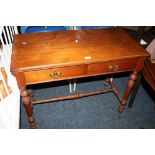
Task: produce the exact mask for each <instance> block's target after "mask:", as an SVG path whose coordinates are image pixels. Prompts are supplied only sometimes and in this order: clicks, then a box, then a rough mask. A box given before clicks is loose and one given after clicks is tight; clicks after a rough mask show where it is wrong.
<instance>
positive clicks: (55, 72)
mask: <svg viewBox="0 0 155 155" xmlns="http://www.w3.org/2000/svg"><path fill="white" fill-rule="evenodd" d="M61 75H62V73H60V72H57V71H54V72H52V73H50V76H51V77H52V78H54V79H57V78H60V77H61Z"/></svg>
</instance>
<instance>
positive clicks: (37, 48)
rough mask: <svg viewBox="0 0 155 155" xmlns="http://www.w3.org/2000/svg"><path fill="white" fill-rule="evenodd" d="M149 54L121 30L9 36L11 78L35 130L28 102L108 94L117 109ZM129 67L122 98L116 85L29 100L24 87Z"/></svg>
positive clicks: (111, 72)
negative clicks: (111, 95) (128, 76)
mask: <svg viewBox="0 0 155 155" xmlns="http://www.w3.org/2000/svg"><path fill="white" fill-rule="evenodd" d="M148 56H149V54H148V53H147V52H146V51H145V50H144V49H143V48H142V47H141V46H140V45H139V44H137V43H136V42H135V41H134V40H133V39H132V38H131V37H130V36H129V35H128V34H127V32H125V31H124V30H122V29H120V28H114V29H88V30H70V31H59V32H43V33H31V34H17V35H15V37H14V43H13V53H12V62H11V72H12V74H13V75H14V76H15V77H16V79H17V82H18V86H19V89H20V94H21V97H22V102H23V104H24V107H25V110H26V112H27V116H28V120H29V124H30V128H37V127H36V123H35V118H34V116H33V105H34V104H38V103H45V102H52V101H60V100H65V99H75V98H80V97H85V96H90V95H96V94H102V93H107V92H113V93H114V94H115V95H116V96H117V98H118V99H119V101H120V105H119V109H118V112H119V113H122V112H123V109H124V107H125V105H126V101H127V99H128V97H129V95H130V93H131V91H132V88H133V87H134V84H135V80H136V78H137V74H138V73H139V72H140V71H141V70H142V68H143V65H144V60H145V58H146V57H148ZM127 71H132V73H131V75H130V78H129V81H128V84H127V87H126V90H125V92H124V96H123V98H121V97H120V95H119V92H118V90H117V87H116V86H115V85H114V84H113V83H112V82H111V81H110V80H106V81H105V84H106V85H109V86H110V88H108V89H104V90H100V91H94V92H89V93H84V94H71V95H69V96H63V97H58V98H52V99H47V100H43V101H33V100H32V97H31V95H30V91H29V90H27V88H26V86H27V85H31V84H38V83H46V82H54V81H59V80H70V79H77V78H82V77H90V76H98V75H107V74H114V73H119V72H127Z"/></svg>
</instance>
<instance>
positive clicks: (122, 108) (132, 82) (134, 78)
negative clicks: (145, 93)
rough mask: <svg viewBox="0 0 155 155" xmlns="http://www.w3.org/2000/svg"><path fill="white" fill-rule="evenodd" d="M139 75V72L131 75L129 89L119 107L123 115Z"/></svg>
mask: <svg viewBox="0 0 155 155" xmlns="http://www.w3.org/2000/svg"><path fill="white" fill-rule="evenodd" d="M137 74H138V72H137V71H133V73H132V74H131V75H130V79H129V82H128V85H127V88H126V90H125V93H124V97H123V99H122V101H121V103H120V106H119V110H118V112H119V113H122V112H123V110H124V108H125V105H126V101H127V99H128V97H129V95H130V93H131V91H132V88H133V87H134V85H135V80H136V79H137Z"/></svg>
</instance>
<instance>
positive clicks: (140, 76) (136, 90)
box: [128, 72, 142, 108]
mask: <svg viewBox="0 0 155 155" xmlns="http://www.w3.org/2000/svg"><path fill="white" fill-rule="evenodd" d="M141 78H142V73H141V72H140V73H139V74H138V76H137V80H136V84H135V86H134V88H133V91H132V93H131V97H130V101H129V104H128V107H129V108H131V107H132V105H133V102H134V100H135V97H136V95H137V92H138V89H139V86H140V84H141Z"/></svg>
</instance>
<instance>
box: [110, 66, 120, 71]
mask: <svg viewBox="0 0 155 155" xmlns="http://www.w3.org/2000/svg"><path fill="white" fill-rule="evenodd" d="M109 70H110V71H117V70H119V67H118V65H111V66H109Z"/></svg>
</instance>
